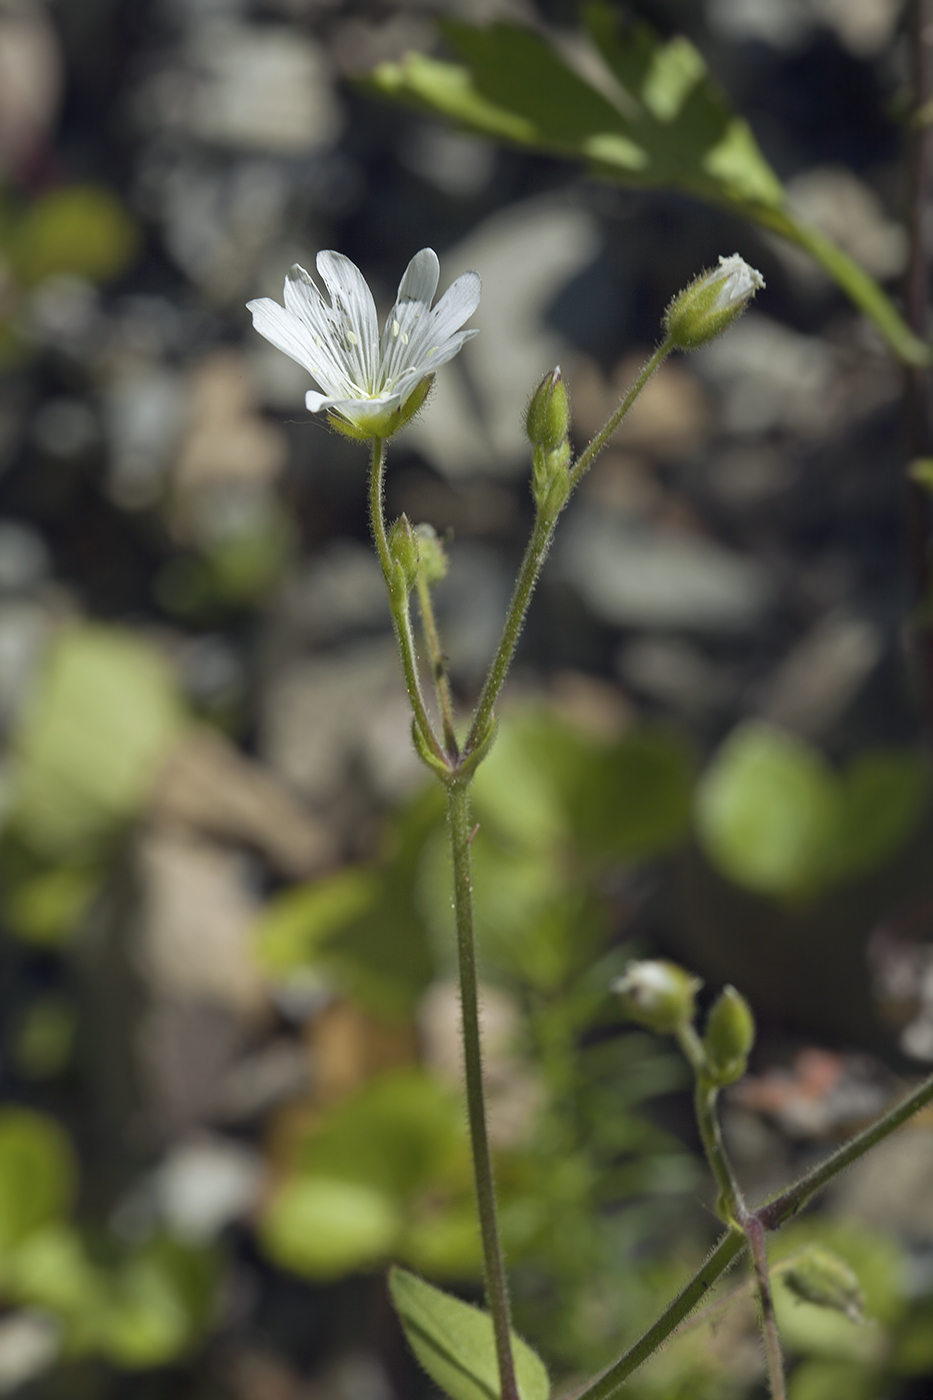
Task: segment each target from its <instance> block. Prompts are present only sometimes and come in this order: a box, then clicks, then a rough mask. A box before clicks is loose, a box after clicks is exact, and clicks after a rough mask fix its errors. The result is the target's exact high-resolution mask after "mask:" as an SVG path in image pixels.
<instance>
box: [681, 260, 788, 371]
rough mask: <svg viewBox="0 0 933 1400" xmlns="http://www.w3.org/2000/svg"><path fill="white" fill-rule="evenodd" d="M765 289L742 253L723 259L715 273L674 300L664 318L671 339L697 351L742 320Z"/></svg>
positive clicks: (698, 281)
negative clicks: (738, 319) (743, 315)
mask: <svg viewBox="0 0 933 1400" xmlns="http://www.w3.org/2000/svg"><path fill="white" fill-rule="evenodd" d="M764 285H765V279H764V278H763V277H762V275H761V273H760V272H756V271H755V269H754V268H753V267H749V265H748V263H747V262H745V261H744V259H743V258H740V257H739V255H738V253H733V254H732V255H731V257H728V258H720V259H719V266H718V267H717V268H715V269H714V270H713V271H712V272H704V273H701V274H700V276H699V277H697V278H696V280H695V281H693V282H691V283H690V286H689V287H687V288H686V289H685V290H684V291H682V292H680V293H679V295H678V296H676V297H675V298H674V300H673V301H672V302H671V304H670V306H669V307H668V308H667V312H666V313H665V317H664V325H665V329H666V331H667V334H668V338H669V339H670V340H671V341H672V342H673V344H674V345H676V346H677V348H678V349H679V350H694V349H695V348H696V347H697V346H698V345H704V344H705V343H706V341H707V340H712V339H713V337H714V336H717V335H719V334H720V332H721V331H724V330H725V329H726V327H727V326H730V325H731V324H732V322H733V321H734V320H735V319H736V317H737V316H741V314H742V312H743V311H744V310H745V308H746V306H747V305H748V303H749V302H750V301H751V299H752V297H753V296H754V295H755V293H756V292H757V291H758V290H759V288H761V287H763V286H764Z"/></svg>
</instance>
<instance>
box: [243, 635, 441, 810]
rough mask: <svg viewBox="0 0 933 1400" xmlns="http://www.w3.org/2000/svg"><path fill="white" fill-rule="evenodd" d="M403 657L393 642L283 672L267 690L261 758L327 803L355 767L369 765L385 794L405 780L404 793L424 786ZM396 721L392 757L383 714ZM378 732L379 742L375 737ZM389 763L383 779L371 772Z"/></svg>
mask: <svg viewBox="0 0 933 1400" xmlns="http://www.w3.org/2000/svg"><path fill="white" fill-rule="evenodd" d="M407 703H408V702H407V698H406V696H405V686H404V681H403V680H402V674H401V669H400V665H399V659H398V653H397V651H396V649H395V645H394V642H391V641H388V640H383V639H381V638H380V639H378V640H375V641H371V642H361V643H356V644H354V645H352V646H349V647H346V648H345V649H343V650H342V651H341V652H339V653H338V654H336V655H330V654H329V655H327V656H326V657H325V656H317V657H313V658H311V659H308V660H305V659H299V660H295V661H293V662H291V663H289V664H286V665H284V666H283V667H282V668H281V670H280V671H279V672H278V673H277V674H275V675H274V676H273V677H272V678H271V679H270V681H269V684H268V685H267V687H266V692H265V695H264V697H263V706H262V716H261V721H260V751H261V753H262V755H263V757H264V758H265V759H266V761H267V762H268V763H269V764H270V766H271V767H272V768H273V769H274V770H275V772H276V773H279V774H280V775H281V776H282V777H283V778H284V779H285V781H286V782H287V783H288V784H289V785H290V786H291V787H293V788H294V789H295V791H296V792H299V793H301V794H302V796H304V797H306V798H308V799H309V800H310V801H312V802H316V803H324V802H326V801H328V800H330V799H333V798H334V797H335V796H337V794H338V793H339V792H340V789H341V788H342V787H343V785H344V783H345V781H346V778H347V776H348V773H349V770H350V768H351V766H352V765H353V764H354V763H355V762H358V761H359V760H360V759H364V758H365V760H367V767H368V776H369V777H370V778H371V780H373V781H374V782H375V784H376V786H377V789H378V790H380V791H382V792H385V790H386V788H387V787H389V786H391V785H392V784H395V785H396V791H397V790H398V783H399V781H400V779H401V777H402V776H404V789H403V790H407V789H409V788H410V787H411V786H412V785H413V784H416V783H417V782H419V781H422V780H423V769H422V765H421V763H420V761H419V760H418V758H417V756H416V754H415V752H414V749H413V748H412V744H411V719H410V712H409V711H408V709H407ZM387 710H388V711H389V713H390V714H393V715H395V720H394V725H395V730H394V737H393V738H392V740H391V744H390V746H389V750H388V751H387V748H386V743H385V734H384V728H383V724H384V714H385V712H386V711H387ZM376 730H378V731H379V735H380V736H381V737H380V738H378V739H377V738H375V737H374V731H376ZM380 755H385V756H386V757H387V759H388V764H387V766H386V767H385V768H384V769H383V770H382V771H379V770H378V769H376V770H375V771H374V770H373V768H372V764H373V763H374V762H375V763H377V764H378V763H379V762H380Z"/></svg>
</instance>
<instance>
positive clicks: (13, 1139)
mask: <svg viewBox="0 0 933 1400" xmlns="http://www.w3.org/2000/svg"><path fill="white" fill-rule="evenodd" d="M74 1193H75V1162H74V1155H73V1153H72V1150H71V1144H70V1143H69V1141H68V1139H67V1138H66V1136H65V1134H64V1133H63V1132H62V1130H61V1128H59V1126H58V1124H57V1123H55V1122H54V1121H53V1120H52V1119H51V1118H46V1117H45V1116H44V1115H43V1114H41V1113H35V1112H33V1110H32V1109H27V1108H4V1109H2V1110H0V1260H2V1255H3V1253H4V1252H5V1251H7V1250H9V1249H11V1248H12V1247H13V1246H14V1245H16V1244H18V1243H19V1242H20V1241H21V1240H23V1239H25V1238H26V1237H27V1236H28V1235H30V1234H32V1233H33V1231H36V1230H38V1229H39V1228H40V1227H41V1226H44V1225H47V1224H49V1223H50V1222H51V1221H54V1220H57V1219H58V1218H59V1217H60V1216H62V1215H63V1214H64V1213H65V1212H66V1211H67V1210H68V1209H69V1208H70V1206H71V1202H72V1199H73V1197H74ZM2 1269H3V1265H2V1262H0V1276H2Z"/></svg>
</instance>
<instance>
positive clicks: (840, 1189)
mask: <svg viewBox="0 0 933 1400" xmlns="http://www.w3.org/2000/svg"><path fill="white" fill-rule="evenodd" d="M931 1179H933V1127H931V1126H930V1123H929V1119H928V1118H927V1119H926V1120H925V1121H924V1122H923V1124H922V1125H921V1123H919V1122H917V1120H916V1119H915V1120H913V1121H912V1122H911V1123H909V1124H908V1125H907V1126H906V1127H905V1128H904V1129H902V1131H901V1132H899V1133H897V1134H895V1136H893V1137H889V1138H886V1139H885V1140H884V1141H883V1142H880V1143H878V1144H877V1146H876V1147H873V1148H872V1150H871V1152H869V1153H868V1154H867V1155H866V1156H865V1157H862V1158H861V1160H860V1161H858V1162H855V1163H854V1164H853V1165H852V1166H851V1167H849V1169H848V1170H847V1171H846V1172H845V1174H844V1175H843V1176H841V1177H839V1178H838V1179H837V1181H836V1182H835V1183H834V1184H833V1186H832V1188H831V1194H830V1203H831V1208H832V1210H833V1213H834V1214H838V1215H840V1216H842V1217H844V1218H845V1219H848V1220H852V1219H854V1220H862V1221H864V1222H865V1224H866V1225H872V1226H874V1227H875V1229H877V1230H882V1231H886V1232H887V1231H893V1232H894V1233H895V1234H896V1235H899V1236H900V1237H901V1239H903V1240H910V1241H917V1242H922V1243H924V1244H928V1243H933V1193H931V1191H930V1181H931Z"/></svg>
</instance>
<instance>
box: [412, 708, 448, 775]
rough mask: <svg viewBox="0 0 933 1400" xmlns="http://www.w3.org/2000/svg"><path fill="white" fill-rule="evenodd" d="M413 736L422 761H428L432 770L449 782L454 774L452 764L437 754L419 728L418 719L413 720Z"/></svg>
mask: <svg viewBox="0 0 933 1400" xmlns="http://www.w3.org/2000/svg"><path fill="white" fill-rule="evenodd" d="M411 738H412V743H413V744H414V746H415V751H416V753H417V755H418V757H419V758H420V759H421V762H422V763H426V764H427V766H428V767H429V768H430V769H431V772H432V773H436V774H437V776H438V777H439V778H441V779H442V780H443V781H444V782H445V783H447V782H449V781H450V779H451V776H452V772H451V768H450V765H449V764H448V763H446V762H445V761H444V759H442V758H439V757H438V756H437V754H436V753H435V752H434V750H433V749H432V748H431V746H430V744H429V743H428V741H427V739H426V738H425V737H424V735H423V734H422V732H421V730H420V729H419V727H418V721H417V720H414V719H413V720H412V722H411Z"/></svg>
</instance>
